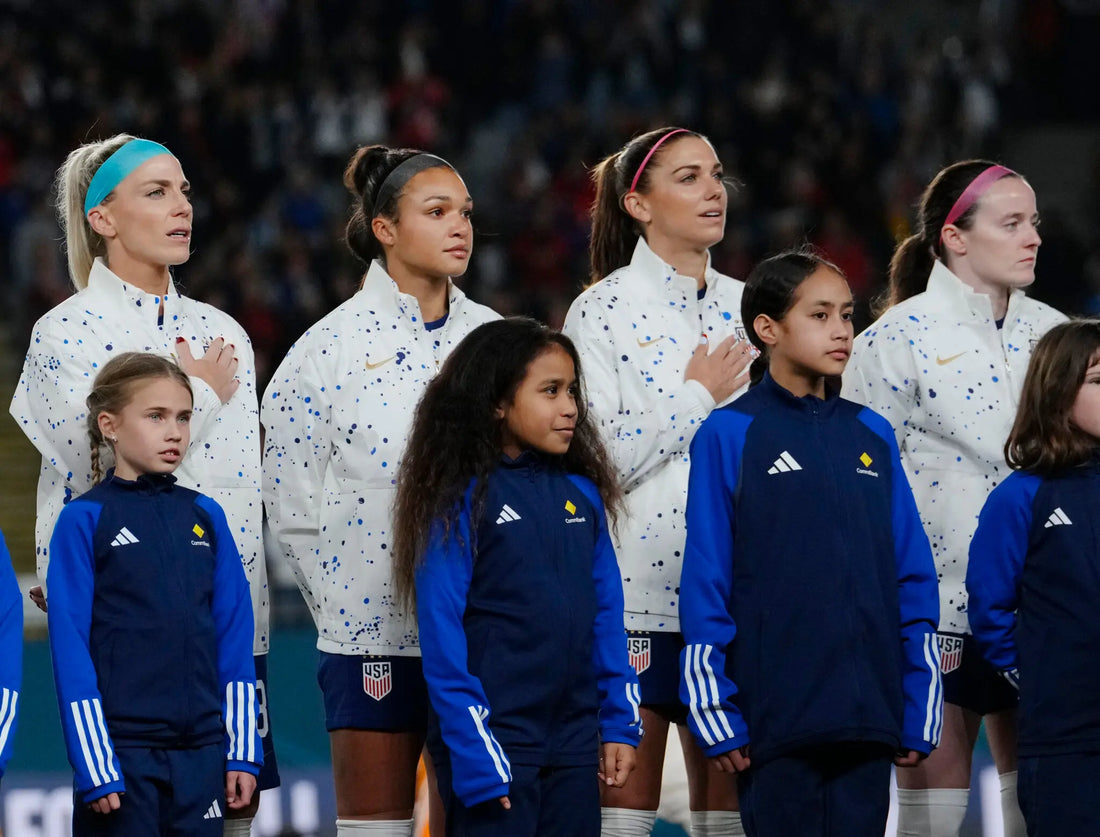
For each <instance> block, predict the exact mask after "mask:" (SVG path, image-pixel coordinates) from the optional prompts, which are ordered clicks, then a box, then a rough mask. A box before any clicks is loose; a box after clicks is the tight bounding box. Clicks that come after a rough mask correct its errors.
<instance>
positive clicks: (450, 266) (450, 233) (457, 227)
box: [386, 166, 474, 278]
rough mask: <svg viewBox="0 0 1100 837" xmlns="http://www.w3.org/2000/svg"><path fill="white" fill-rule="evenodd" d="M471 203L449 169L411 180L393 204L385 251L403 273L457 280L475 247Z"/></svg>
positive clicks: (389, 263)
mask: <svg viewBox="0 0 1100 837" xmlns="http://www.w3.org/2000/svg"><path fill="white" fill-rule="evenodd" d="M473 208H474V205H473V200H472V199H471V198H470V194H469V192H468V191H467V190H466V184H465V183H463V182H462V178H461V177H459V176H458V175H457V174H456V173H455V172H454V170H453V169H450V168H447V167H446V166H436V167H435V168H431V169H426V170H425V171H422V172H420V173H419V174H417V175H415V176H414V177H413V178H412V179H411V180H410V181H409V182H408V183H407V184H406V185H405V188H404V189H403V190H402V192H401V196H400V198H398V201H397V222H396V223H394V222H392V221H388V222H387V223H388V225H389V229H390V230H391V232H392V235H393V245H392V246H391V247H388V248H387V251H386V266H387V268H388V269H389V270H390V273H391V275H392V274H393V273H394V270H393V269H394V267H395V262H396V263H399V264H400V265H401V267H402V268H403V269H404V271H405V272H406V273H413V274H415V275H419V276H427V277H432V278H444V277H447V276H461V275H462V274H464V273H465V272H466V268H467V267H468V266H469V264H470V253H471V251H472V250H473V245H474V228H473V223H472V222H471V220H470V219H471V216H472V214H473Z"/></svg>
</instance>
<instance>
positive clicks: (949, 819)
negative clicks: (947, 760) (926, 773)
mask: <svg viewBox="0 0 1100 837" xmlns="http://www.w3.org/2000/svg"><path fill="white" fill-rule="evenodd" d="M969 800H970V791H969V790H968V789H966V788H929V789H927V790H911V789H909V788H898V837H959V829H960V828H961V827H962V821H963V817H965V816H966V805H967V803H968V802H969Z"/></svg>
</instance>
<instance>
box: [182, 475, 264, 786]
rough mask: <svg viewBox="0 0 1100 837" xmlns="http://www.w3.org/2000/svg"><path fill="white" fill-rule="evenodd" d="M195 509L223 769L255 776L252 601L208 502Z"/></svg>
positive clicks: (220, 516)
mask: <svg viewBox="0 0 1100 837" xmlns="http://www.w3.org/2000/svg"><path fill="white" fill-rule="evenodd" d="M195 502H196V504H197V505H198V506H199V508H200V509H202V510H203V511H204V512H206V516H207V517H209V519H210V522H211V524H212V525H213V528H214V531H213V537H212V541H213V544H214V548H215V553H214V560H215V564H214V600H213V602H212V604H211V610H212V612H213V615H214V624H215V625H216V626H217V630H218V679H219V681H220V686H221V689H222V719H223V720H224V721H225V769H226V770H227V771H229V770H241V771H244V772H245V773H251V774H252V775H254V776H255V775H258V774H259V772H260V766H261V765H262V764H263V763H264V749H263V743H262V742H261V741H260V734H259V729H258V712H259V707H258V704H257V698H256V667H255V662H254V660H253V657H252V633H253V630H254V625H253V621H252V596H251V594H250V593H249V589H248V578H247V576H245V573H244V567H243V566H242V565H241V556H240V553H239V552H238V551H237V545H236V543H235V542H234V540H233V535H232V533H231V532H230V530H229V524H228V523H226V519H225V512H224V511H222V507H221V506H219V505H218V504H217V502H215V501H214V500H212V499H210V498H209V497H206V496H200V497H199V498H198V499H197V500H196V501H195Z"/></svg>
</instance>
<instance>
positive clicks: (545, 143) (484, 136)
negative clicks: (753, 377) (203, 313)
mask: <svg viewBox="0 0 1100 837" xmlns="http://www.w3.org/2000/svg"><path fill="white" fill-rule="evenodd" d="M1097 44H1100V2H1098V0H963V2H956V3H950V2H942V1H941V0H924V2H919V3H903V2H894V1H891V2H870V0H849V2H825V1H824V0H816V2H815V0H558V2H554V0H459V2H449V3H444V2H437V0H397V1H396V2H394V0H389V2H387V1H386V0H359V2H348V1H347V0H224V2H222V1H220V0H131V2H114V0H111V1H108V0H99V1H98V2H89V3H77V2H60V0H48V1H47V2H44V1H43V0H37V2H35V1H34V0H0V400H2V401H3V403H4V404H5V405H6V404H7V403H8V402H9V400H10V395H11V392H12V390H13V388H14V384H15V380H16V378H17V376H18V369H19V366H20V364H21V361H22V355H23V352H24V350H25V346H26V341H27V338H28V335H29V330H30V327H31V325H32V324H33V322H34V320H35V319H36V318H37V317H38V316H39V315H41V314H42V313H43V312H45V311H46V310H48V309H49V308H50V307H52V306H53V305H55V304H56V303H57V302H58V301H60V300H61V299H63V298H64V297H65V296H67V295H68V294H69V293H70V286H69V282H68V277H67V274H66V270H65V262H64V257H63V254H62V251H61V248H60V246H59V231H58V228H57V225H56V222H55V220H54V216H53V211H52V206H51V197H52V196H51V185H52V177H53V173H54V171H55V170H56V168H57V167H58V165H59V164H60V163H61V161H62V160H63V159H64V157H65V155H66V154H67V153H68V152H69V151H70V150H71V149H72V148H73V147H75V146H76V145H77V144H79V143H80V142H84V141H88V140H92V139H99V138H103V137H106V136H109V135H111V134H114V133H116V132H119V131H129V132H131V133H135V134H138V135H141V136H146V137H149V138H152V139H157V140H160V141H162V142H164V143H166V144H167V145H168V146H169V147H170V148H172V149H173V151H174V152H175V153H176V154H177V155H178V156H179V158H180V159H181V161H182V163H183V166H184V170H185V172H186V173H187V175H188V177H189V179H190V180H191V182H192V184H193V188H194V196H195V235H194V241H195V253H194V255H193V256H192V258H191V260H190V262H188V263H187V264H186V265H183V266H181V267H180V268H178V269H177V270H176V271H175V276H176V281H177V284H178V285H179V286H180V287H181V288H183V289H184V290H185V292H187V293H188V294H190V295H192V296H195V297H198V298H201V299H205V300H207V301H209V302H211V303H213V304H215V305H217V306H218V307H220V308H222V309H223V310H226V311H228V312H229V313H231V314H232V315H233V316H235V317H236V318H237V319H238V320H239V321H240V322H241V323H242V325H244V327H245V328H246V330H247V331H248V333H249V335H250V336H251V338H252V341H253V343H254V346H255V349H256V357H257V364H258V373H259V377H260V379H261V381H265V380H266V378H267V376H268V375H269V374H270V372H271V371H272V369H273V368H274V365H275V364H277V363H278V361H279V359H280V358H281V357H282V355H283V353H284V352H285V350H286V349H287V348H288V346H289V345H290V344H291V342H293V340H294V339H295V338H296V337H297V336H298V335H299V334H300V333H301V332H302V331H303V330H304V329H305V328H306V327H307V326H308V325H309V324H310V323H312V322H314V321H315V320H317V319H318V318H319V317H320V316H322V315H323V314H324V313H326V312H327V311H328V310H330V309H331V308H332V307H334V306H335V305H336V304H338V303H339V302H340V301H342V300H343V299H345V298H346V297H347V296H348V295H349V294H351V293H352V292H353V291H354V289H355V286H356V283H357V281H358V279H359V277H360V276H361V273H362V266H361V265H358V264H357V263H356V262H355V261H354V260H353V259H352V257H351V256H350V255H349V254H348V252H347V250H346V248H345V247H344V246H343V244H342V242H341V237H342V233H343V226H344V223H345V220H346V217H347V210H348V205H349V200H348V196H347V194H346V193H345V191H344V190H343V187H342V185H341V174H342V168H343V164H344V163H345V161H346V160H347V158H348V156H349V155H350V153H351V151H352V150H353V149H354V148H355V146H357V145H360V144H367V143H371V142H385V143H388V144H391V145H408V146H416V147H423V148H426V149H429V150H431V151H433V152H436V153H439V154H441V155H442V156H444V157H447V158H448V159H450V160H451V161H452V162H453V163H454V164H455V165H456V166H457V167H458V169H459V171H460V172H461V173H462V174H463V176H464V177H465V179H466V181H467V183H468V185H469V186H470V190H471V193H472V194H473V196H474V201H475V227H476V246H475V248H474V255H473V258H472V260H471V268H470V271H469V273H468V274H467V276H466V278H465V279H464V280H463V282H462V284H463V285H464V287H465V289H466V290H467V292H468V293H470V294H471V295H472V296H473V297H474V298H475V299H477V300H478V301H480V302H484V303H486V304H488V305H491V306H492V307H494V308H496V309H497V310H499V311H501V312H503V313H527V314H531V315H534V316H537V317H539V318H541V319H544V320H546V321H548V322H550V323H551V324H553V325H560V323H561V320H562V318H563V316H564V313H565V310H566V309H567V307H568V304H569V302H570V301H571V300H572V298H573V296H574V295H575V294H576V292H577V291H578V290H579V288H580V287H581V286H582V284H583V283H584V282H585V280H586V274H587V259H586V249H585V248H586V244H587V242H586V236H587V217H586V212H587V206H588V203H589V201H590V198H591V187H590V184H589V181H588V178H587V174H586V167H587V166H591V165H592V164H593V163H595V162H597V161H598V160H599V159H600V158H601V157H603V156H604V155H606V154H608V153H610V152H612V151H614V150H615V149H617V148H618V147H619V146H620V145H622V143H623V142H625V141H626V139H628V138H629V137H630V136H631V135H633V134H634V133H637V132H639V131H642V130H645V129H648V128H651V127H655V126H659V125H663V124H683V125H688V126H690V127H693V128H696V129H699V130H701V131H703V132H704V133H706V134H707V135H708V136H709V137H710V138H711V139H712V141H713V142H714V144H715V146H716V148H717V150H718V153H719V156H720V157H721V158H722V160H723V162H724V163H725V167H726V171H727V173H728V174H729V175H730V176H731V177H732V178H733V180H734V181H735V185H734V187H733V192H732V195H731V201H730V209H729V218H728V222H727V227H726V237H725V240H724V241H723V243H722V244H721V245H720V246H719V247H717V248H715V251H714V262H715V264H716V266H717V267H718V268H719V269H721V270H722V271H724V272H726V273H729V274H731V275H733V276H736V277H741V278H743V277H744V276H745V275H747V273H748V271H749V270H750V269H751V267H752V265H753V264H754V263H755V262H756V261H757V260H758V259H759V258H760V257H761V256H762V255H764V254H766V253H769V252H772V251H775V250H777V249H780V248H782V247H786V246H789V245H793V244H799V243H802V242H807V241H808V242H811V243H813V244H815V245H816V246H818V247H820V248H821V249H822V250H823V251H824V252H825V253H826V254H827V255H828V256H829V257H830V258H831V259H833V260H834V261H836V262H837V263H838V264H839V265H840V266H841V267H842V268H843V269H844V270H845V272H846V273H847V275H848V277H849V280H850V282H851V285H852V288H853V290H854V291H855V292H856V294H857V296H858V298H859V299H860V301H861V304H862V309H861V312H860V321H859V325H860V326H862V325H865V324H866V322H867V320H868V313H867V310H868V309H867V303H868V301H869V300H871V299H872V298H873V297H874V295H875V294H876V293H877V292H879V291H880V290H881V288H882V286H883V280H884V276H885V269H886V265H887V263H888V260H889V255H890V252H891V249H892V247H893V244H894V241H895V240H896V239H897V238H898V237H900V236H904V235H905V234H907V232H908V230H909V228H910V224H911V223H912V221H913V207H914V204H915V202H916V200H917V198H918V196H919V193H920V191H921V189H922V187H923V186H924V184H926V183H927V182H928V180H929V178H930V177H931V176H932V175H933V174H934V173H935V172H936V170H938V169H939V168H940V167H941V166H942V165H943V164H945V163H947V162H950V161H952V160H955V159H960V158H964V157H970V156H978V155H982V156H989V157H992V158H994V159H997V160H999V161H1001V162H1004V163H1005V164H1007V165H1009V166H1011V167H1013V168H1016V169H1018V170H1019V171H1022V172H1024V173H1025V174H1026V175H1027V176H1028V178H1029V179H1030V180H1031V182H1032V183H1033V185H1034V186H1035V187H1036V191H1037V193H1038V197H1039V205H1040V211H1041V213H1042V216H1043V225H1042V228H1041V232H1042V236H1043V246H1042V254H1041V258H1040V260H1039V268H1038V275H1039V279H1038V281H1037V283H1036V285H1035V287H1034V289H1033V293H1034V295H1036V296H1037V297H1039V298H1040V299H1043V300H1044V301H1047V302H1050V303H1051V304H1053V305H1056V306H1057V307H1059V308H1061V309H1063V310H1065V311H1067V312H1071V313H1088V312H1092V313H1096V312H1100V236H1097V234H1096V230H1097V229H1100V123H1098V121H1097V116H1098V114H1100V86H1098V85H1097V84H1096V83H1095V82H1096V78H1097V77H1098V70H1100V50H1097ZM36 478H37V457H36V456H35V455H34V453H33V451H32V449H31V446H30V445H29V443H27V442H26V440H25V439H24V438H23V436H22V434H21V433H20V432H19V430H18V428H17V427H16V426H15V425H14V423H13V422H12V421H11V419H10V417H8V416H7V414H6V411H5V414H4V415H3V417H2V419H0V528H2V529H3V531H4V533H5V536H6V537H7V540H8V545H9V548H10V550H11V553H12V557H13V559H14V561H15V564H16V567H17V570H19V571H20V572H22V573H24V574H27V573H31V572H32V571H33V554H34V548H33V509H34V483H35V480H36ZM272 575H273V579H274V580H275V583H276V585H277V589H276V591H275V595H274V597H273V600H274V608H273V623H274V625H275V626H276V630H275V632H274V635H273V643H272V655H271V674H272V681H273V682H272V697H271V703H272V707H271V711H272V716H273V721H274V727H275V733H276V736H277V741H278V745H279V755H280V762H281V766H282V767H283V772H284V778H285V779H286V781H284V788H283V792H282V794H281V796H280V799H279V802H280V809H279V811H275V810H274V809H273V810H271V811H269V812H267V814H266V818H262V819H261V822H259V823H258V827H257V833H260V834H264V835H269V834H278V833H285V834H288V835H289V834H298V833H303V834H309V833H317V834H325V833H328V830H331V827H330V826H329V823H331V822H332V815H331V807H332V804H333V803H332V790H331V780H330V779H329V776H328V745H327V737H326V736H325V734H324V731H323V725H322V721H321V708H320V699H319V695H318V694H317V689H316V685H315V680H314V669H315V652H314V651H313V647H312V644H313V634H312V626H311V624H310V623H309V619H308V616H307V615H306V614H305V611H304V608H303V606H302V605H301V602H300V597H299V596H298V593H297V591H296V590H295V589H294V587H293V582H292V581H291V580H290V578H289V575H288V574H286V573H285V572H280V568H279V567H278V566H277V565H276V566H273V567H272ZM21 582H22V583H23V586H24V588H25V587H27V586H29V585H30V584H31V583H32V579H31V577H30V576H29V575H24V576H22V577H21ZM27 617H28V646H27V660H26V672H25V680H26V682H25V687H24V694H23V700H22V712H23V714H22V716H21V718H20V727H19V733H18V738H17V741H16V751H15V756H14V758H13V760H12V763H11V765H10V766H9V772H8V775H7V776H6V777H5V779H4V784H3V799H2V800H0V816H2V817H3V820H2V822H4V823H5V824H6V827H7V833H8V834H9V837H24V835H25V836H26V837H39V835H40V837H53V835H55V834H57V835H59V834H62V833H67V826H65V824H64V822H63V816H64V805H65V800H66V798H67V797H68V788H67V785H68V782H69V773H68V769H67V765H66V762H65V758H64V750H63V747H62V745H61V739H60V728H59V725H58V721H57V715H56V712H57V710H56V704H55V699H54V695H53V687H52V682H51V679H50V671H49V661H48V649H47V647H46V645H45V642H44V628H43V625H42V621H41V619H39V618H38V614H37V613H36V612H34V611H33V610H28V611H27ZM978 762H979V763H978V765H977V766H976V772H977V771H978V770H980V769H981V768H982V767H984V766H986V765H988V753H987V752H986V751H985V750H984V748H983V749H982V751H981V752H980V754H979V759H978ZM980 798H981V794H975V802H976V803H977V802H978V801H979V800H980ZM265 804H266V803H265ZM985 807H986V809H988V807H989V806H985ZM972 808H973V809H974V810H972V812H971V814H970V816H969V817H968V820H967V825H966V828H967V831H966V834H967V836H968V837H977V836H978V835H983V834H984V835H992V834H993V831H992V830H991V829H992V827H993V826H992V824H991V821H988V819H987V821H985V822H983V816H984V817H986V818H988V817H990V816H991V812H990V811H989V810H982V806H981V805H980V804H975V805H972ZM295 817H297V819H295ZM665 833H668V834H674V833H678V832H677V831H676V829H675V828H672V827H668V828H667V831H666V832H665Z"/></svg>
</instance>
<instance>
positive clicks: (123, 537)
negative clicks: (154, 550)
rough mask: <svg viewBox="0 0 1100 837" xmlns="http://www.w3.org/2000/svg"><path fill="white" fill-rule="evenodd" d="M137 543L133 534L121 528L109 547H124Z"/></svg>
mask: <svg viewBox="0 0 1100 837" xmlns="http://www.w3.org/2000/svg"><path fill="white" fill-rule="evenodd" d="M132 543H138V539H137V537H135V536H134V533H133V532H131V531H130V530H129V529H127V528H126V527H125V526H123V527H122V528H121V529H119V530H118V534H117V535H115V539H114V540H113V541H111V546H126V545H127V544H132Z"/></svg>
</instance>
